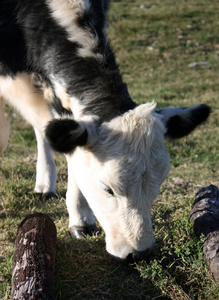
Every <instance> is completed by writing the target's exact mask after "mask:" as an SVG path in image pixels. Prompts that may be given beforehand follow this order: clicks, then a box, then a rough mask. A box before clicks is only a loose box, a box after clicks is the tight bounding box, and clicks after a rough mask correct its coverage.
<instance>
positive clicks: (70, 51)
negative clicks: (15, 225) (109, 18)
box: [0, 0, 136, 121]
mask: <svg viewBox="0 0 219 300" xmlns="http://www.w3.org/2000/svg"><path fill="white" fill-rule="evenodd" d="M108 2H109V1H108V0H103V1H95V0H91V8H90V10H89V11H88V12H85V13H84V14H82V15H80V16H79V18H78V25H79V26H80V27H81V28H82V29H83V30H86V31H89V32H90V33H92V35H93V36H94V35H97V36H98V41H99V43H98V45H97V46H96V48H95V49H93V52H94V54H97V53H98V55H100V56H102V59H98V58H95V55H94V57H81V56H80V51H78V50H79V48H80V47H81V45H80V41H79V43H77V42H71V41H69V40H68V36H67V33H66V31H65V29H63V28H62V27H61V26H60V25H59V24H58V23H56V21H55V20H54V19H53V18H52V16H51V14H50V11H49V9H48V7H47V5H46V2H45V0H38V1H30V0H1V1H0V45H1V47H0V74H3V75H11V74H16V72H18V71H25V72H36V73H39V74H41V75H43V78H44V79H45V80H46V81H48V82H49V81H50V75H51V74H52V75H53V76H54V77H55V78H57V80H61V81H62V82H63V83H64V86H65V88H66V91H67V93H68V95H69V97H76V98H77V99H78V100H79V102H81V104H82V107H84V111H83V113H84V114H89V115H95V116H97V117H98V118H99V120H100V121H109V120H110V119H112V118H114V117H116V116H118V115H121V114H123V113H124V112H126V111H128V110H130V109H133V108H134V107H135V106H136V104H135V103H134V102H133V101H132V100H131V98H130V96H129V93H128V90H127V87H126V84H125V83H124V82H123V80H122V77H121V75H120V72H119V68H118V66H117V64H116V61H115V56H114V53H113V51H112V50H111V48H110V46H109V43H108V40H107V38H106V37H105V35H104V32H103V27H104V26H105V23H106V16H105V14H106V9H107V7H108ZM7 5H8V8H7ZM2 7H3V8H4V9H3V10H2ZM2 24H3V25H2ZM5 24H6V25H5ZM5 27H7V31H6V33H5V35H4V36H3V35H2V32H3V29H5ZM4 44H5V46H3V47H2V45H4ZM8 49H10V50H9V51H8ZM7 51H8V53H7ZM50 84H51V83H50ZM52 106H53V108H54V109H55V110H56V112H57V113H58V114H59V115H60V116H62V115H63V114H66V113H68V114H69V111H66V110H65V109H64V108H62V105H61V102H60V99H59V98H57V97H54V99H53V104H52ZM73 113H74V112H73Z"/></svg>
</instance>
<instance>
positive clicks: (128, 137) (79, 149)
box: [46, 103, 170, 259]
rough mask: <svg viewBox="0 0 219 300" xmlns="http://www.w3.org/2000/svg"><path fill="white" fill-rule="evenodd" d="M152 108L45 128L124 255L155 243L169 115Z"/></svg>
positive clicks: (112, 244) (111, 246) (112, 247)
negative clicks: (155, 210)
mask: <svg viewBox="0 0 219 300" xmlns="http://www.w3.org/2000/svg"><path fill="white" fill-rule="evenodd" d="M154 108H155V104H154V103H147V104H142V105H140V106H138V107H136V108H135V109H134V110H131V111H129V112H127V113H125V114H124V115H122V116H119V117H116V118H115V119H113V120H111V121H110V122H106V123H102V124H99V123H98V122H97V121H96V120H95V119H93V118H84V119H83V121H80V122H75V121H73V120H54V121H52V123H51V124H50V125H49V126H48V128H47V132H46V134H47V137H48V138H49V140H50V143H51V146H52V147H53V148H55V149H56V150H58V151H60V152H65V153H68V160H69V162H70V164H73V167H72V168H71V169H74V170H75V171H74V177H75V181H76V182H77V185H78V187H79V189H80V191H81V193H82V194H83V196H84V197H85V198H86V200H87V202H88V204H89V206H90V208H91V209H92V211H93V212H94V214H95V216H96V217H97V219H98V221H99V222H100V224H101V226H102V228H103V229H104V231H105V234H106V248H107V251H108V252H109V253H110V254H112V255H113V256H115V257H118V258H120V259H126V258H127V257H129V256H130V255H131V256H132V257H134V259H141V258H144V257H145V256H146V255H148V254H150V252H151V250H152V248H153V245H154V238H153V229H152V221H151V206H152V204H153V201H154V200H155V199H156V197H157V196H158V194H159V189H160V186H161V184H162V182H163V181H164V179H165V178H166V176H167V174H168V172H169V168H170V159H169V154H168V151H167V149H166V147H165V145H164V134H165V133H166V132H167V129H166V126H165V123H164V122H163V121H162V120H163V119H165V118H163V117H162V114H160V112H159V113H158V114H157V113H156V112H155V110H154ZM64 122H66V126H65V125H64ZM165 122H166V121H165ZM60 126H61V127H63V128H62V129H60V132H62V134H59V133H58V135H59V136H58V137H57V128H58V127H59V128H60ZM63 142H65V144H67V146H66V145H65V146H63ZM64 148H65V149H64Z"/></svg>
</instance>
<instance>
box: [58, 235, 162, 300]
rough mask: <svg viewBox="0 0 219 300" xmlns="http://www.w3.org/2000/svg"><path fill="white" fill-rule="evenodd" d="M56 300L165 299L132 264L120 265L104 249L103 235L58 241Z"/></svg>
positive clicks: (67, 238) (120, 263)
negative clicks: (144, 279) (143, 278)
mask: <svg viewBox="0 0 219 300" xmlns="http://www.w3.org/2000/svg"><path fill="white" fill-rule="evenodd" d="M55 278H56V279H55V281H56V299H57V300H58V299H63V300H64V299H156V298H157V297H159V299H168V298H163V297H162V296H161V295H162V293H161V291H159V290H158V289H157V288H156V287H154V285H153V284H152V283H151V282H150V281H143V280H142V278H141V277H140V274H139V272H138V271H137V269H136V265H135V264H128V263H124V262H119V261H117V260H116V259H114V258H113V257H111V256H110V255H109V254H108V253H107V252H106V250H105V242H104V237H103V234H101V235H100V236H98V237H91V238H87V239H84V240H76V239H74V238H72V237H66V238H65V239H62V240H58V246H57V256H56V276H55Z"/></svg>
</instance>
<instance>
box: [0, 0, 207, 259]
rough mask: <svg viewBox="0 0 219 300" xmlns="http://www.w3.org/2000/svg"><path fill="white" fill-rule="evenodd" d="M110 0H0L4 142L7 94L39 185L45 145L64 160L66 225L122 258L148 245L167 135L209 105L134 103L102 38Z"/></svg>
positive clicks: (45, 169) (51, 169) (47, 169)
mask: <svg viewBox="0 0 219 300" xmlns="http://www.w3.org/2000/svg"><path fill="white" fill-rule="evenodd" d="M107 8H108V1H107V0H38V1H31V0H1V2H0V45H1V47H0V126H1V127H0V151H1V152H2V151H4V149H5V148H6V146H7V139H8V123H7V121H6V120H5V117H4V113H3V110H2V109H3V106H2V101H3V100H2V99H3V98H4V99H5V100H6V101H8V102H9V103H10V104H12V105H13V106H14V107H15V108H17V109H18V110H19V111H20V113H21V114H22V115H23V116H24V118H25V119H26V120H27V121H28V122H30V124H31V125H32V126H33V127H34V130H35V134H36V138H37V147H38V160H37V167H36V168H37V169H36V185H35V191H36V192H37V193H41V194H43V195H48V194H49V195H51V194H52V195H53V194H55V189H56V181H57V174H56V167H55V163H54V160H53V156H52V151H51V148H52V149H54V150H56V151H59V152H61V153H64V154H65V155H66V158H67V163H68V189H67V194H66V203H67V208H68V212H69V229H70V231H71V232H72V233H73V234H74V235H75V236H76V237H78V238H80V237H82V236H83V235H84V234H87V233H89V234H91V233H92V232H95V231H96V230H97V229H96V225H95V218H94V215H93V213H94V214H95V216H96V217H97V219H98V220H99V222H100V224H101V226H102V227H103V229H104V231H105V234H106V248H107V251H108V252H109V253H110V254H111V255H113V256H115V257H117V258H119V259H130V258H131V259H134V260H139V259H144V258H145V257H146V256H147V255H149V254H150V253H151V250H152V248H153V245H154V238H153V230H152V222H151V206H152V203H153V201H154V200H155V198H156V197H157V195H158V194H159V188H160V185H161V184H162V182H163V181H164V179H165V178H166V176H167V174H168V171H169V165H170V160H169V154H168V152H167V150H166V148H165V145H164V136H165V135H169V136H170V137H172V138H176V137H177V138H179V137H182V136H184V135H186V134H188V133H189V132H190V131H191V130H193V129H194V128H195V127H196V126H197V125H199V124H200V123H201V122H203V121H204V120H206V119H207V117H208V115H209V112H210V110H209V107H208V106H206V105H197V106H193V107H191V108H164V109H157V110H156V108H155V103H153V102H152V103H146V104H142V105H139V106H137V105H136V104H135V103H134V102H133V101H132V100H131V98H130V95H129V93H128V90H127V86H126V84H125V83H124V82H123V81H122V77H121V75H120V73H119V69H118V66H117V65H116V62H115V57H114V54H113V52H112V51H111V49H110V45H109V42H108V40H107V37H106V11H107Z"/></svg>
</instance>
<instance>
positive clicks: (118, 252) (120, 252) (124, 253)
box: [106, 238, 155, 262]
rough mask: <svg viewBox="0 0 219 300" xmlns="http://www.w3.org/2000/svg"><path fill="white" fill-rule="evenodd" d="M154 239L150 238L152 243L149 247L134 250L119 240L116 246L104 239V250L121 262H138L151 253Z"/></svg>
mask: <svg viewBox="0 0 219 300" xmlns="http://www.w3.org/2000/svg"><path fill="white" fill-rule="evenodd" d="M154 244H155V240H154V238H153V239H152V243H151V245H150V246H149V247H145V248H144V249H142V250H136V249H134V248H132V247H131V246H129V245H127V244H125V243H124V242H119V243H117V244H116V246H113V244H112V243H110V242H109V241H107V239H106V250H107V252H108V253H109V254H110V255H111V256H113V257H114V258H115V259H117V260H119V261H123V262H138V261H141V260H146V259H147V258H148V257H149V256H150V255H151V253H152V251H153V248H154Z"/></svg>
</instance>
